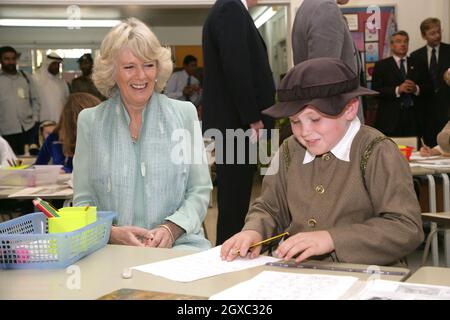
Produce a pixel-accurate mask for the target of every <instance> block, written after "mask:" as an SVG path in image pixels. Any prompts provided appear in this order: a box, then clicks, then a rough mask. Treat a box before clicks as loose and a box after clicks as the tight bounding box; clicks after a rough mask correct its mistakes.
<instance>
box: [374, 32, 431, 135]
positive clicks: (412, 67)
mask: <svg viewBox="0 0 450 320" xmlns="http://www.w3.org/2000/svg"><path fill="white" fill-rule="evenodd" d="M390 43H391V52H392V56H391V57H389V58H386V59H383V60H380V61H377V62H376V63H375V68H374V71H373V75H372V88H373V90H375V91H378V92H380V95H379V96H378V110H377V115H376V119H375V128H377V129H378V130H380V131H381V132H383V133H384V134H385V135H387V136H390V137H408V136H416V137H418V136H421V133H422V128H421V125H420V112H421V108H422V105H421V102H422V99H421V98H422V97H423V96H424V95H426V94H428V93H429V92H430V91H431V86H430V85H429V79H428V73H427V69H425V68H423V67H421V65H420V64H417V63H416V61H415V60H414V59H411V58H409V57H408V47H409V35H408V33H407V32H405V31H403V30H401V31H397V32H395V33H394V34H393V35H392V36H391V39H390Z"/></svg>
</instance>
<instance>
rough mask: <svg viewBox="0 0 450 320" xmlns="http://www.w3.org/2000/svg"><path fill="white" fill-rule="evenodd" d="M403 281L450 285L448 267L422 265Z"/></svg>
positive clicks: (449, 270)
mask: <svg viewBox="0 0 450 320" xmlns="http://www.w3.org/2000/svg"><path fill="white" fill-rule="evenodd" d="M405 282H409V283H420V284H429V285H437V286H450V268H438V267H422V268H420V269H418V270H417V271H416V272H414V273H413V275H412V276H411V277H409V278H408V279H407V280H406V281H405Z"/></svg>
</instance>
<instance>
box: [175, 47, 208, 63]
mask: <svg viewBox="0 0 450 320" xmlns="http://www.w3.org/2000/svg"><path fill="white" fill-rule="evenodd" d="M188 54H190V55H193V56H194V57H196V58H197V65H198V67H199V68H202V67H203V52H202V46H201V45H192V46H172V55H173V59H174V61H175V66H176V67H177V68H182V67H183V60H184V57H185V56H186V55H188Z"/></svg>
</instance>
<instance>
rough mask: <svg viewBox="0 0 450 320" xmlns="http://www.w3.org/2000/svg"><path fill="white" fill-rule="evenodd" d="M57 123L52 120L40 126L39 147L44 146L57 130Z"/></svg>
mask: <svg viewBox="0 0 450 320" xmlns="http://www.w3.org/2000/svg"><path fill="white" fill-rule="evenodd" d="M56 126H57V123H56V122H55V121H52V120H46V121H43V122H41V124H40V125H39V145H40V146H42V145H43V144H44V141H45V139H47V137H48V136H49V134H50V133H52V132H53V130H55V128H56Z"/></svg>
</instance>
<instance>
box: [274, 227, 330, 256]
mask: <svg viewBox="0 0 450 320" xmlns="http://www.w3.org/2000/svg"><path fill="white" fill-rule="evenodd" d="M332 251H334V242H333V239H332V238H331V235H330V233H329V232H328V231H314V232H302V233H297V234H296V235H293V236H290V237H289V238H288V239H286V240H285V241H283V243H282V244H280V246H279V247H278V248H277V250H276V251H275V254H276V256H277V257H278V258H280V259H283V260H289V259H291V258H292V257H295V256H296V255H298V257H297V258H296V259H295V262H297V263H299V262H302V261H303V260H305V259H307V258H309V257H312V256H319V255H322V254H327V253H330V252H332Z"/></svg>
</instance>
